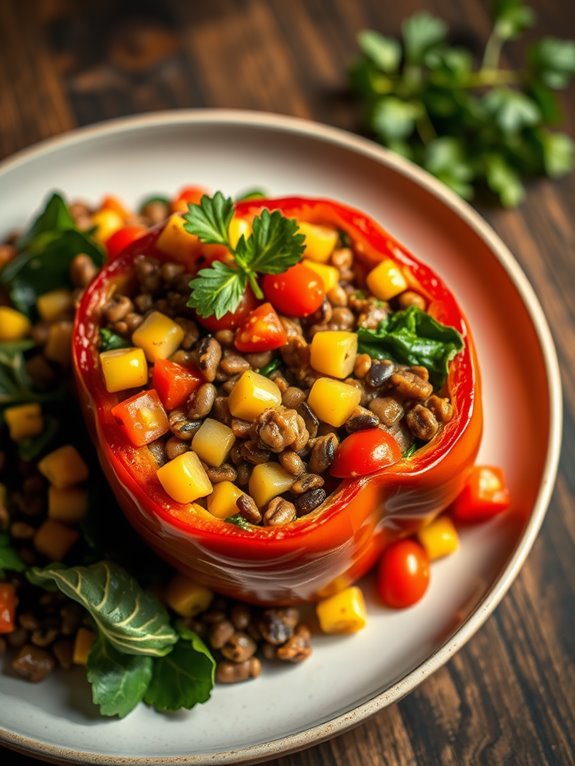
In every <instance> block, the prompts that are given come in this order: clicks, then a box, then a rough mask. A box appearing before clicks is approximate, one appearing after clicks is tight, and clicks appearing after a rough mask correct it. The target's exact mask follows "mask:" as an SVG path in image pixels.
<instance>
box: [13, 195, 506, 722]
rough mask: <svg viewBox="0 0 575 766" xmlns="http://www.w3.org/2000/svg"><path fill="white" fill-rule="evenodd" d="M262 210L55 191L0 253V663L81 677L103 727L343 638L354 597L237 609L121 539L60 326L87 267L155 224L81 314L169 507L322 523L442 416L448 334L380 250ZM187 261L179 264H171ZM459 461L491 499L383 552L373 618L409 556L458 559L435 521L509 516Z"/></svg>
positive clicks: (68, 330)
mask: <svg viewBox="0 0 575 766" xmlns="http://www.w3.org/2000/svg"><path fill="white" fill-rule="evenodd" d="M254 196H255V197H257V196H258V195H257V194H255V195H254ZM276 212H277V211H274V212H272V213H270V212H267V213H266V212H262V213H261V214H260V215H259V217H255V218H254V219H253V220H252V221H251V222H248V221H246V220H244V219H241V218H237V217H235V216H234V214H233V204H232V201H231V200H228V199H226V198H225V197H224V196H223V195H221V194H219V193H217V194H215V195H213V196H209V195H208V194H206V193H204V191H203V190H199V189H197V188H195V187H189V188H186V189H184V190H182V192H181V193H180V194H178V195H177V196H175V197H173V198H171V199H168V198H161V197H154V198H150V199H148V200H146V201H144V202H143V203H142V205H141V206H140V207H139V209H138V212H137V213H135V212H132V211H131V210H130V209H128V208H127V207H126V206H125V205H124V204H123V203H121V202H120V201H119V200H118V199H117V198H115V197H112V196H110V197H106V198H105V199H104V200H102V202H101V204H99V205H98V206H96V207H92V206H89V205H87V204H85V203H82V202H72V203H71V204H69V205H68V204H67V203H66V202H65V201H64V199H63V198H62V197H61V196H60V195H58V194H54V195H53V196H52V197H51V198H50V199H49V200H48V202H47V204H46V207H45V209H44V211H43V212H42V213H41V214H40V216H39V217H38V218H37V219H36V220H35V221H34V223H33V224H32V225H31V227H30V228H29V230H28V231H27V232H25V233H23V234H22V233H18V234H14V235H12V236H10V237H8V238H7V240H6V241H5V242H4V243H3V244H2V245H0V287H1V290H2V291H1V292H0V416H1V418H2V424H1V428H2V431H1V435H2V446H1V448H0V652H1V653H3V654H5V655H6V662H5V671H6V672H10V673H15V674H17V675H19V676H21V677H22V678H24V679H26V680H29V681H33V682H37V681H40V680H42V679H43V678H45V677H46V676H47V675H48V674H49V673H50V672H51V671H52V670H53V669H54V668H55V667H60V668H70V667H72V666H73V665H86V669H87V676H88V680H89V681H90V683H91V685H92V693H93V699H94V702H95V703H96V704H97V705H98V706H99V708H100V711H101V713H102V714H103V715H117V716H120V717H122V716H125V715H126V714H128V713H129V712H130V711H131V710H132V709H133V708H134V707H135V706H136V705H137V704H138V703H139V702H140V701H144V702H145V703H147V704H149V705H151V706H153V707H155V708H156V709H158V710H175V709H179V708H190V707H192V706H193V705H195V704H196V703H199V702H205V701H206V700H207V699H208V698H209V696H210V692H211V689H212V686H213V683H214V680H215V681H217V682H220V683H229V682H235V681H245V680H247V679H249V678H255V677H256V676H258V675H259V674H260V673H261V671H262V662H266V661H271V662H277V661H283V662H288V663H293V664H298V663H300V662H301V661H303V660H305V659H306V658H307V657H309V656H310V654H311V651H312V646H311V640H312V633H313V632H314V631H317V630H318V626H319V629H320V630H321V631H323V632H326V633H350V632H355V631H357V630H360V629H361V628H363V627H364V626H365V624H366V607H365V603H364V600H363V596H362V592H361V589H360V588H359V587H358V586H357V585H353V584H348V585H347V587H343V588H341V589H340V590H338V591H337V592H333V593H329V594H327V595H326V596H325V597H324V598H319V599H316V601H317V603H316V605H315V613H314V610H313V608H312V607H311V606H309V605H307V606H306V605H303V606H298V605H281V604H280V605H275V604H268V605H265V604H264V605H257V604H256V605H254V604H249V603H246V602H244V601H243V600H238V599H236V598H232V597H230V595H229V594H228V595H227V596H225V595H221V594H218V593H215V592H214V591H213V590H212V589H211V588H209V587H206V584H205V583H202V582H201V581H200V582H198V581H195V580H194V579H193V578H190V576H189V575H188V574H187V573H185V574H182V573H176V572H174V570H173V569H172V567H171V566H170V563H171V562H169V563H166V562H164V561H162V560H161V559H160V558H158V557H157V556H155V555H154V553H152V552H151V551H150V549H149V548H148V547H147V546H145V545H144V544H143V543H142V544H140V543H139V542H138V540H135V539H134V534H133V531H132V529H131V527H130V526H129V525H128V524H127V522H126V521H125V519H124V518H123V516H122V514H121V512H120V510H119V509H118V507H117V504H116V500H115V498H114V496H113V495H112V494H111V492H110V489H109V487H108V486H107V483H106V481H105V479H104V477H103V474H102V471H101V468H100V465H99V463H98V458H97V455H96V451H95V449H94V444H93V443H92V441H91V439H90V436H89V435H88V432H87V431H86V430H85V429H84V428H83V427H82V425H81V421H82V415H81V412H80V406H79V403H78V401H77V397H76V389H75V386H74V380H73V374H72V368H71V340H72V333H73V329H74V318H75V314H76V311H77V309H78V306H79V305H80V303H81V301H82V296H83V294H84V291H85V290H86V288H88V286H89V285H90V284H91V283H93V280H94V278H95V277H96V275H97V273H98V271H99V269H100V268H101V267H102V265H103V264H104V263H105V260H106V258H107V259H108V261H110V260H112V262H113V259H114V258H115V257H117V256H118V255H119V254H120V253H121V252H122V251H124V250H125V248H126V247H128V248H132V249H133V248H136V250H137V249H138V239H139V238H141V237H143V236H144V237H145V236H147V232H148V231H149V230H150V228H152V227H155V226H160V228H158V229H157V231H156V234H155V235H154V246H153V248H149V247H148V248H143V249H142V252H141V253H138V254H137V255H136V258H135V260H134V271H133V274H132V275H131V276H132V278H131V279H129V280H124V281H123V282H122V283H118V285H117V287H116V288H115V289H114V290H112V291H111V292H110V293H109V295H107V297H106V300H105V302H104V303H103V305H102V307H101V311H100V315H99V328H98V340H99V348H98V349H97V358H98V363H99V376H100V378H99V381H100V382H99V385H100V386H102V387H104V388H105V391H106V392H107V393H108V394H115V395H116V397H117V400H116V403H115V405H114V407H113V409H112V410H111V415H112V418H113V422H114V423H115V425H116V427H117V429H118V432H119V433H120V434H121V435H122V437H123V438H124V439H125V440H126V443H128V444H130V445H131V446H132V447H134V448H138V449H139V448H145V449H146V450H147V451H148V453H147V454H149V456H150V458H151V461H152V462H153V464H154V466H155V469H154V471H155V475H156V477H157V479H156V481H157V482H159V487H160V489H159V491H161V492H164V493H165V494H166V496H167V498H169V499H170V500H173V501H175V502H176V503H180V504H188V505H189V504H191V506H190V507H191V508H193V509H195V512H197V513H198V514H207V515H209V517H210V518H211V519H212V520H216V521H217V522H218V523H221V524H222V525H228V529H229V528H230V527H229V525H233V526H235V527H237V528H239V529H241V530H244V531H250V530H252V529H254V530H255V529H264V528H275V529H279V528H285V529H286V530H287V529H288V528H290V527H291V526H293V525H294V524H298V523H301V522H302V521H305V519H306V518H312V517H314V516H317V515H320V514H322V509H323V508H325V507H326V504H327V503H329V498H330V494H331V493H332V492H333V491H334V489H335V488H336V487H337V486H338V485H339V484H340V482H341V480H342V479H343V480H344V481H345V480H346V479H351V478H355V477H357V476H364V475H369V474H371V473H373V472H376V471H380V470H381V469H383V468H385V467H386V466H391V465H393V464H394V463H398V462H399V461H401V460H409V459H410V457H411V456H413V455H414V454H416V453H417V451H418V450H420V449H422V448H424V447H425V445H430V444H433V443H434V440H435V439H437V438H438V437H439V435H440V434H441V432H442V430H443V429H445V428H446V427H447V426H448V424H449V423H450V421H452V419H453V418H454V416H455V411H454V403H453V402H452V400H451V398H450V395H449V391H448V390H447V389H446V386H445V381H446V377H447V375H448V371H449V365H450V364H451V362H452V360H453V359H454V357H455V356H456V355H457V354H458V353H459V352H460V351H461V350H462V348H463V347H464V340H463V338H462V337H461V335H460V334H459V333H458V332H457V331H456V330H455V329H454V328H452V327H449V326H446V325H443V324H441V323H440V322H438V321H436V320H434V319H433V318H432V317H431V316H430V315H429V314H428V313H427V312H426V309H427V308H428V305H427V304H428V298H426V296H425V294H424V293H423V292H421V291H417V290H415V289H413V285H410V283H409V282H408V280H407V279H406V278H405V275H404V274H403V273H402V270H401V268H400V267H399V266H398V265H397V263H395V262H394V261H393V259H383V260H381V262H380V263H379V264H378V265H376V266H375V267H373V268H371V269H366V267H365V263H363V262H362V261H361V260H358V258H357V257H356V252H355V249H354V247H355V244H354V242H353V241H350V239H349V237H348V236H347V235H346V234H345V232H342V231H341V230H338V229H337V228H335V227H329V226H321V225H316V224H312V223H308V222H304V221H299V222H298V221H296V220H293V219H290V218H286V217H284V216H282V215H281V213H277V215H276ZM158 232H159V234H158ZM142 241H144V240H142ZM192 243H193V244H192ZM192 246H193V249H194V252H195V259H194V261H195V266H194V268H193V269H191V268H190V266H189V259H188V260H186V258H183V257H182V252H183V249H184V250H186V249H188V250H189V248H190V247H192ZM154 248H156V249H160V250H162V251H163V252H164V253H166V252H167V253H168V254H170V256H173V257H172V258H171V259H168V260H166V259H163V260H162V259H158V258H155V257H154ZM477 470H479V469H477ZM477 470H476V469H474V475H477V476H479V474H478V473H477ZM480 470H483V471H484V472H485V471H488V472H489V474H488V476H489V478H490V480H491V482H492V487H491V488H492V494H491V496H490V497H489V498H486V497H485V496H484V495H483V496H481V492H480V490H479V489H478V487H479V484H480V483H481V482H480V481H479V480H478V482H477V487H475V488H474V485H473V483H472V482H470V484H469V485H468V486H466V489H465V492H464V493H462V495H461V498H462V499H461V498H458V499H457V501H456V512H455V514H453V513H452V515H451V516H448V515H441V516H439V517H438V518H436V519H435V520H433V521H432V522H431V523H430V524H428V525H427V526H426V527H425V528H423V529H422V530H421V531H420V532H419V533H418V535H417V537H412V538H410V539H409V540H399V541H397V542H395V543H392V545H391V546H389V548H388V551H387V553H386V552H384V557H383V558H382V560H381V563H380V565H379V570H378V591H379V593H380V596H381V598H382V601H383V602H384V603H385V604H387V605H389V606H393V607H404V606H408V605H410V604H411V603H415V602H416V601H417V600H419V598H421V597H422V595H423V594H424V592H425V590H426V588H427V584H428V581H429V562H430V561H432V560H434V559H436V558H439V557H441V556H444V555H447V554H448V553H451V552H453V551H454V550H455V549H456V548H457V546H458V537H457V531H456V527H455V525H454V521H453V519H454V518H455V520H457V518H461V519H465V518H466V514H467V518H468V519H472V520H479V519H480V518H486V517H488V516H490V515H493V514H494V513H495V512H499V511H501V510H504V509H505V508H506V507H507V506H508V505H509V499H508V493H507V490H506V487H505V482H504V477H503V476H502V475H501V472H500V471H498V469H496V468H492V467H483V468H481V469H480ZM485 475H486V474H485V473H484V474H483V479H485ZM482 486H483V489H485V486H486V484H485V481H483V485H482ZM478 498H479V500H478ZM457 504H459V507H457ZM474 513H475V516H474V515H473V514H474ZM107 525H110V526H109V527H108V526H107ZM107 528H108V529H109V528H113V529H114V535H113V539H112V540H111V539H110V535H108V534H105V531H104V530H106V529H107ZM222 528H223V527H222ZM406 544H407V545H410V546H412V548H410V549H409V550H407V549H405V547H404V548H402V547H401V546H402V545H403V546H405V545H406ZM414 546H415V548H413V547H414ZM388 554H389V555H388ZM386 556H387V558H386ZM392 556H393V557H395V558H392ZM408 556H411V559H410V560H411V561H412V563H413V561H415V562H416V566H415V568H414V567H413V566H412V568H411V569H412V570H413V571H412V572H411V574H406V568H405V566H404V564H405V562H406V561H407V558H406V557H408ZM406 577H407V578H408V579H409V582H408V583H407V586H408V587H407V590H406V587H405V586H406V582H405V580H406ZM200 580H201V578H200ZM406 594H407V595H406ZM168 657H169V662H168V661H167V659H166V658H168ZM176 676H177V677H176ZM182 677H183V678H186V679H188V680H189V683H184V684H182V683H178V682H177V681H178V680H181V678H182ZM119 679H120V680H119Z"/></svg>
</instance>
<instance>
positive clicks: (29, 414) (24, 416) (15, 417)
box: [4, 402, 44, 442]
mask: <svg viewBox="0 0 575 766" xmlns="http://www.w3.org/2000/svg"><path fill="white" fill-rule="evenodd" d="M4 418H5V420H6V425H7V426H8V432H9V433H10V438H11V439H13V440H14V441H15V442H17V441H20V439H29V438H31V437H32V436H38V435H39V434H41V433H42V431H43V430H44V417H43V416H42V409H41V407H40V405H39V404H38V403H37V402H32V403H31V404H16V405H15V406H14V407H8V408H7V409H6V410H4Z"/></svg>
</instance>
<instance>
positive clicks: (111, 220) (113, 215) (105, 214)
mask: <svg viewBox="0 0 575 766" xmlns="http://www.w3.org/2000/svg"><path fill="white" fill-rule="evenodd" d="M92 226H95V227H96V229H95V231H94V234H93V236H94V238H95V239H97V240H98V242H100V243H101V244H104V243H105V242H106V241H107V240H108V239H110V237H111V236H112V234H115V233H116V232H117V231H118V229H121V228H122V227H123V226H124V219H123V218H122V216H121V215H120V214H119V213H117V212H116V211H115V210H109V209H107V208H102V209H101V210H98V212H97V213H94V215H93V216H92Z"/></svg>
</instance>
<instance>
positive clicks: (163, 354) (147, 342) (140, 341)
mask: <svg viewBox="0 0 575 766" xmlns="http://www.w3.org/2000/svg"><path fill="white" fill-rule="evenodd" d="M183 337H184V330H183V329H182V327H180V325H179V324H177V322H174V320H173V319H170V317H168V316H166V315H165V314H162V312H161V311H152V313H151V314H148V316H147V317H146V318H145V319H144V321H143V322H142V324H141V325H140V326H139V327H138V328H137V329H136V330H135V332H134V333H133V334H132V343H133V344H134V346H138V347H139V348H142V349H143V350H144V353H145V355H146V359H148V361H150V362H155V361H156V359H167V358H168V357H169V356H171V355H172V354H173V353H174V351H176V349H177V348H178V346H179V345H180V343H181V342H182V340H183Z"/></svg>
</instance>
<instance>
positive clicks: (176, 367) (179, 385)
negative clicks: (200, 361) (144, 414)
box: [152, 359, 204, 410]
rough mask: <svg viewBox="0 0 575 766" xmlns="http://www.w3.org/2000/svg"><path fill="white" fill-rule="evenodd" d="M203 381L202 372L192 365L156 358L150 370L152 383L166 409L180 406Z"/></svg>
mask: <svg viewBox="0 0 575 766" xmlns="http://www.w3.org/2000/svg"><path fill="white" fill-rule="evenodd" d="M203 382H204V378H203V376H202V373H201V372H200V371H199V370H198V369H197V368H196V367H195V366H192V365H186V366H185V367H184V365H182V364H178V363H177V362H171V361H170V360H169V359H158V360H157V361H156V363H155V364H154V369H153V371H152V385H153V387H154V388H155V389H156V391H157V392H158V396H159V397H160V399H161V401H162V404H163V405H164V407H165V408H166V409H167V410H173V409H175V408H176V407H181V406H182V405H183V404H185V402H186V401H187V400H188V398H189V397H190V395H191V394H193V393H194V391H195V390H196V389H197V388H199V387H200V386H201V385H202V383H203Z"/></svg>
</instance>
